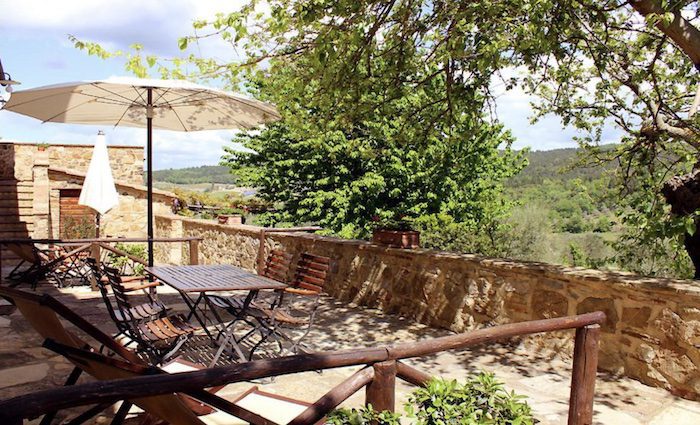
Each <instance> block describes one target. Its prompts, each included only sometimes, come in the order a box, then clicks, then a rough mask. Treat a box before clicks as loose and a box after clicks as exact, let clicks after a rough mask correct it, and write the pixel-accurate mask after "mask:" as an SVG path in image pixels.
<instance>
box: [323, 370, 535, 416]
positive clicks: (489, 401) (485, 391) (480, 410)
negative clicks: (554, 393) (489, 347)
mask: <svg viewBox="0 0 700 425" xmlns="http://www.w3.org/2000/svg"><path fill="white" fill-rule="evenodd" d="M524 398H525V397H524V396H520V395H517V394H515V393H514V392H512V391H511V392H508V391H506V390H505V388H504V387H503V383H502V382H499V381H498V380H496V378H495V376H494V375H493V374H492V373H486V372H482V373H480V374H479V375H476V376H474V377H473V378H470V379H468V380H467V382H465V383H464V384H459V383H458V382H457V381H455V380H450V381H448V380H444V379H433V380H432V381H430V382H429V383H428V384H427V385H426V386H425V387H421V388H419V389H417V390H415V391H414V392H413V393H412V394H411V396H410V397H409V400H408V402H407V403H406V405H405V406H404V408H405V410H406V414H407V416H408V417H409V418H412V421H411V422H412V423H416V424H419V425H447V424H469V425H481V424H484V425H486V424H489V425H531V424H535V423H537V420H536V419H534V418H533V417H532V411H531V409H530V406H529V405H528V404H527V403H526V402H525V401H524V400H523V399H524ZM400 419H401V417H400V415H398V414H395V413H391V412H377V411H376V410H374V409H373V408H372V406H367V407H362V408H360V409H337V410H335V411H333V412H331V414H330V415H329V416H328V419H327V423H328V424H332V425H363V424H370V423H372V422H376V423H377V424H379V425H396V424H399V423H400Z"/></svg>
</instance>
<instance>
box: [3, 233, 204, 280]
mask: <svg viewBox="0 0 700 425" xmlns="http://www.w3.org/2000/svg"><path fill="white" fill-rule="evenodd" d="M202 239H203V238H201V237H181V238H152V239H151V240H152V241H153V242H157V243H183V242H185V243H187V244H188V245H189V253H190V258H189V263H190V264H199V243H200V242H201V241H202ZM146 242H148V238H86V239H31V238H16V239H0V284H2V279H3V272H2V267H3V265H2V263H3V258H2V247H3V245H22V244H27V245H34V244H40V245H58V246H66V245H67V246H75V245H85V244H92V248H91V250H90V252H91V254H90V256H91V257H93V258H95V259H97V260H99V259H100V250H101V249H106V250H108V251H112V252H114V253H115V254H117V255H119V256H122V257H127V258H129V259H130V260H131V261H134V262H136V263H141V264H144V265H145V264H146V262H144V261H143V260H141V259H139V258H138V257H136V256H134V255H131V254H128V253H126V252H124V251H122V250H119V249H117V248H115V247H113V246H111V245H109V244H110V243H146Z"/></svg>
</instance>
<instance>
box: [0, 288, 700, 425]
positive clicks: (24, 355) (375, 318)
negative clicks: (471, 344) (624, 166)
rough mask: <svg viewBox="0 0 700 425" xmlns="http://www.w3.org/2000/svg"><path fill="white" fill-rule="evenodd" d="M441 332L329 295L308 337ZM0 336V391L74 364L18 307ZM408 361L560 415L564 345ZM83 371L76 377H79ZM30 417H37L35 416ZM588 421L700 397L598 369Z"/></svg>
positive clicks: (653, 411)
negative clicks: (486, 375) (481, 378)
mask: <svg viewBox="0 0 700 425" xmlns="http://www.w3.org/2000/svg"><path fill="white" fill-rule="evenodd" d="M39 290H43V291H47V292H50V293H52V294H53V295H55V296H57V297H58V298H59V299H60V300H61V301H63V302H64V303H66V304H68V305H69V306H71V307H72V308H73V309H75V310H76V311H78V312H79V313H80V314H81V315H82V316H83V317H85V318H87V319H88V320H91V321H92V322H93V323H95V324H97V325H98V326H99V327H101V328H104V330H106V331H112V330H113V328H112V327H111V324H110V321H109V317H108V316H107V313H106V310H105V308H104V306H103V304H102V301H101V299H100V298H99V294H98V293H95V292H91V291H90V290H89V289H88V288H84V287H83V288H69V289H62V290H60V291H59V290H57V289H55V288H53V287H50V286H47V285H44V286H40V288H39ZM159 294H161V298H162V299H164V300H165V301H166V303H167V304H168V305H170V306H172V307H174V308H175V309H178V308H181V309H184V305H183V304H182V303H181V300H180V299H179V297H178V295H177V294H175V293H173V292H172V291H169V290H168V288H163V287H161V288H159ZM447 334H449V332H448V331H445V330H439V329H433V328H429V327H426V326H423V325H420V324H416V323H414V322H411V321H408V320H405V319H402V318H399V317H396V316H391V315H386V314H383V313H381V312H380V311H378V310H373V309H366V308H360V307H356V306H350V305H347V304H341V303H338V302H335V301H334V300H332V299H329V298H327V299H325V300H324V302H323V304H322V306H321V308H320V311H319V314H318V317H317V325H316V326H315V329H314V330H313V331H312V333H311V334H310V335H309V338H308V342H309V345H311V346H312V347H313V348H315V349H318V350H335V349H344V348H351V347H357V346H376V345H381V344H390V343H396V342H408V341H415V340H419V339H425V338H431V337H437V336H442V335H447ZM0 340H1V341H2V343H1V344H0V399H5V398H9V397H13V396H17V395H20V394H26V393H29V392H33V391H36V390H39V389H46V388H52V387H56V386H59V385H62V383H63V381H64V380H65V377H66V376H67V375H68V373H69V372H70V370H71V369H72V366H71V365H70V364H69V363H68V362H66V361H65V360H64V359H63V358H62V357H60V356H56V355H54V354H53V353H52V352H50V351H48V350H45V349H43V348H41V343H42V339H41V338H40V337H39V336H38V335H37V334H36V333H35V332H34V331H33V329H31V327H30V326H29V325H28V324H27V323H26V322H25V321H24V320H23V319H22V316H21V314H19V313H18V312H15V313H13V314H12V315H9V316H0ZM407 363H410V364H412V365H414V366H416V367H417V368H419V369H421V370H424V371H426V372H429V373H430V374H432V375H437V376H443V377H450V378H456V379H463V378H464V377H465V376H467V375H468V374H470V373H474V372H478V371H480V370H487V371H491V372H494V373H495V374H496V376H497V377H498V378H499V379H500V380H502V381H504V382H505V383H506V386H507V387H508V388H510V389H513V390H515V391H516V392H518V393H520V394H523V395H526V396H527V397H528V400H529V403H530V405H531V406H532V408H533V411H534V413H535V416H536V417H537V419H539V420H540V421H541V422H540V423H542V424H545V425H546V424H561V423H566V414H567V409H568V396H569V380H570V353H560V354H553V353H551V352H541V351H537V350H536V349H534V348H533V347H531V346H530V345H525V344H511V345H497V346H482V347H477V348H474V349H470V350H465V351H459V352H458V351H453V352H444V353H440V354H439V355H435V356H430V357H425V358H421V359H412V360H410V361H407ZM357 369H358V368H357V367H354V368H340V369H333V370H327V371H324V372H323V373H317V372H308V373H303V374H297V375H290V376H282V377H278V378H276V379H275V380H274V381H273V382H265V383H256V385H258V386H260V387H261V388H262V389H264V390H266V391H270V392H275V393H279V394H283V395H287V396H291V397H295V398H298V399H304V400H307V401H314V400H315V399H317V398H318V397H320V396H321V395H323V394H324V393H325V392H326V391H328V390H329V389H330V388H332V387H333V386H334V385H336V384H338V383H340V382H341V381H342V380H343V379H345V378H346V377H348V376H350V375H351V374H352V373H353V371H354V370H357ZM89 379H90V378H89V377H88V378H81V382H87V381H88V380H89ZM249 386H250V384H249V383H240V384H236V385H231V386H228V387H226V388H225V389H224V390H222V391H221V392H220V393H219V394H221V395H224V396H226V395H235V394H237V393H239V392H240V391H242V390H243V389H245V388H247V387H249ZM410 391H411V387H410V386H408V385H406V384H404V383H401V382H399V383H398V385H397V405H399V406H400V404H401V403H403V401H405V399H406V397H407V395H408V394H409V393H410ZM363 399H364V392H363V391H360V392H358V393H357V394H355V395H354V396H353V397H351V398H350V399H348V400H347V401H346V402H345V403H344V405H346V406H359V405H360V404H362V402H363ZM106 420H107V418H106V417H98V418H96V420H95V421H93V423H104V422H105V421H106ZM31 423H38V420H35V421H31ZM594 423H596V424H630V425H632V424H673V425H682V424H696V423H700V403H698V402H692V401H688V400H684V399H681V398H678V397H675V396H673V395H671V394H669V393H668V392H666V391H665V390H662V389H659V388H652V387H648V386H646V385H643V384H641V383H639V382H637V381H634V380H632V379H629V378H625V377H615V376H611V375H609V374H605V373H599V374H598V380H597V386H596V399H595V415H594Z"/></svg>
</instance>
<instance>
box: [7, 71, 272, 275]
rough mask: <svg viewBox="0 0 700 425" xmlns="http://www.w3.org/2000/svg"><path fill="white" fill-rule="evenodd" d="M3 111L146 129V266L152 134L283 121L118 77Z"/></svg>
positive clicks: (258, 106)
mask: <svg viewBox="0 0 700 425" xmlns="http://www.w3.org/2000/svg"><path fill="white" fill-rule="evenodd" d="M2 109H3V110H8V111H12V112H16V113H18V114H22V115H27V116H30V117H34V118H37V119H40V120H41V121H42V122H60V123H72V124H93V125H113V126H118V125H119V126H128V127H145V128H146V129H147V131H146V161H147V165H146V167H147V174H146V176H147V186H148V201H147V203H148V212H147V215H148V217H147V220H148V223H147V229H148V240H149V241H148V264H149V265H152V264H153V176H152V171H153V167H152V165H153V155H152V153H153V128H160V129H166V130H175V131H198V130H216V129H251V128H254V127H257V126H258V125H260V124H264V123H269V122H272V121H276V120H277V119H279V114H278V112H277V110H276V109H275V107H274V106H272V105H270V104H267V103H263V102H260V101H257V100H253V99H249V98H247V97H245V96H242V95H239V94H233V93H229V92H224V91H221V90H217V89H212V88H209V87H205V86H201V85H199V84H194V83H190V82H187V81H183V80H152V79H143V78H128V77H118V78H110V79H107V80H97V81H81V82H75V83H65V84H56V85H51V86H44V87H38V88H33V89H27V90H21V91H17V92H15V93H13V94H12V96H11V97H10V100H9V101H7V103H6V104H5V105H4V106H3V108H2Z"/></svg>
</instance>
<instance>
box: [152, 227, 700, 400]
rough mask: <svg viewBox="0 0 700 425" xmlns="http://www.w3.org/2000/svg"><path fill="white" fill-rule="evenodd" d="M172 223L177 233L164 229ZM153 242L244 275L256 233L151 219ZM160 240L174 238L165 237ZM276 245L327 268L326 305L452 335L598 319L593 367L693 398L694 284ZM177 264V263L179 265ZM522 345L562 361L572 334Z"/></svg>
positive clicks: (309, 239) (423, 253) (337, 243)
mask: <svg viewBox="0 0 700 425" xmlns="http://www.w3.org/2000/svg"><path fill="white" fill-rule="evenodd" d="M173 221H177V223H178V224H177V225H173V224H172V222H173ZM157 223H158V231H159V232H162V233H158V236H162V237H165V236H172V237H176V236H201V237H203V238H204V241H203V242H202V247H201V248H200V259H201V261H203V262H206V263H228V264H234V265H237V266H241V267H245V268H247V269H250V270H254V269H255V267H256V258H257V252H258V247H259V235H260V231H261V228H256V227H254V226H230V225H219V224H214V223H212V222H207V221H204V220H191V219H180V218H178V219H175V220H172V219H170V218H168V217H158V218H157ZM169 231H173V232H175V233H171V234H168V232H169ZM265 242H266V252H268V251H269V249H270V247H272V246H279V247H282V248H284V249H285V250H287V251H289V252H291V253H293V254H295V255H298V254H299V253H300V252H304V251H308V252H313V253H315V254H319V255H325V256H329V257H331V258H333V259H334V267H333V270H332V273H331V274H332V277H331V281H330V283H329V285H328V288H327V291H328V293H329V294H331V295H332V296H333V297H335V298H336V299H339V300H341V301H347V302H354V303H357V304H361V305H366V306H371V307H378V308H381V309H382V310H384V311H386V312H389V313H394V314H398V315H402V316H405V317H410V318H413V319H415V320H417V321H420V322H422V323H426V324H430V325H432V326H437V327H443V328H448V329H451V330H454V331H456V332H462V331H466V330H470V329H474V328H478V327H483V326H488V325H494V324H502V323H510V322H518V321H524V320H534V319H541V318H551V317H559V316H565V315H573V314H578V313H584V312H591V311H596V310H602V311H604V312H605V313H606V315H607V321H606V323H605V324H604V326H603V327H602V340H601V351H600V367H601V368H602V369H604V370H607V371H611V372H614V373H619V374H624V375H627V376H630V377H633V378H635V379H638V380H640V381H642V382H644V383H646V384H649V385H653V386H659V387H663V388H667V389H668V390H670V391H671V392H673V393H674V394H677V395H680V396H683V397H686V398H690V399H696V400H699V399H700V285H699V284H698V282H696V281H679V280H669V279H652V278H643V277H640V276H636V275H633V274H628V273H612V272H601V271H595V270H586V269H580V268H571V267H564V266H556V265H551V264H543V263H533V262H523V261H511V260H501V259H495V258H486V257H481V256H477V255H468V254H456V253H447V252H437V251H430V250H423V249H419V250H400V249H392V248H386V247H381V246H377V245H373V244H371V243H368V242H363V241H356V240H344V239H337V238H330V237H322V236H317V235H310V234H304V233H271V234H268V235H267V236H266V240H265ZM183 258H187V257H186V256H184V257H183ZM528 343H530V344H536V345H537V346H539V347H541V348H546V349H553V350H557V351H561V352H563V353H567V352H570V348H571V343H572V333H571V332H568V333H566V332H562V333H558V334H555V335H553V334H548V335H544V336H539V337H536V338H533V339H529V340H528Z"/></svg>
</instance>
